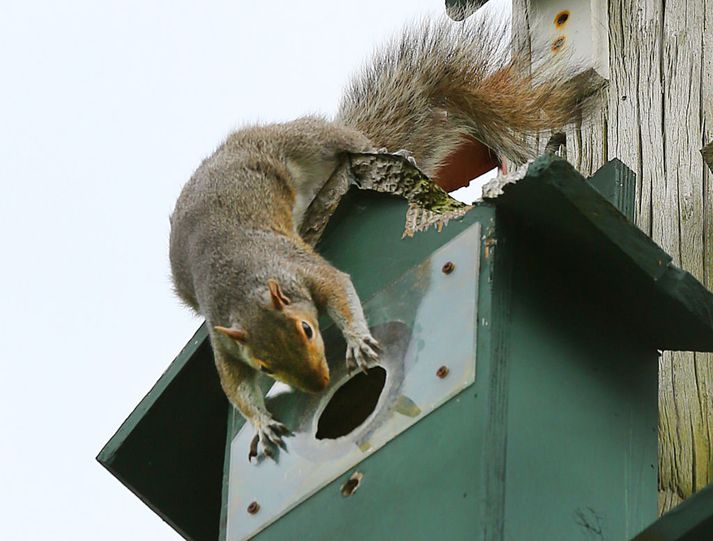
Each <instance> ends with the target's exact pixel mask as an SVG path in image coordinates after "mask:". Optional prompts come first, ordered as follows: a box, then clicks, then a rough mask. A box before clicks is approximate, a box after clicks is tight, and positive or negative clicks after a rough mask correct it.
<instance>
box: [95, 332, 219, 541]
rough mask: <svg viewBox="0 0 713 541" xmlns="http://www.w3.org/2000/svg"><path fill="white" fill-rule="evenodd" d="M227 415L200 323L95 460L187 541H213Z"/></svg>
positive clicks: (217, 522)
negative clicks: (198, 327) (187, 540)
mask: <svg viewBox="0 0 713 541" xmlns="http://www.w3.org/2000/svg"><path fill="white" fill-rule="evenodd" d="M227 413H228V402H227V400H226V399H225V396H224V395H223V393H222V391H221V390H220V384H219V382H218V377H217V375H216V372H215V368H214V364H213V359H212V352H211V350H210V346H209V345H208V342H207V340H206V332H205V329H204V327H203V326H201V328H200V329H198V331H197V332H196V334H195V335H194V336H193V338H192V339H191V340H190V342H189V343H188V344H187V345H186V347H185V348H184V349H183V351H181V353H180V354H179V355H178V357H177V358H176V359H175V360H174V361H173V363H171V365H170V366H169V367H168V369H167V370H166V372H165V373H164V374H163V375H162V376H161V378H160V379H159V380H158V382H157V383H156V384H155V385H154V387H153V388H152V389H151V390H150V391H149V393H148V394H147V395H146V397H145V398H144V399H143V400H142V401H141V402H140V403H139V405H138V406H137V407H136V408H135V409H134V411H133V412H132V413H131V415H129V417H128V418H127V420H126V421H125V422H124V423H123V424H122V425H121V427H120V428H119V430H118V431H117V433H116V434H115V435H114V436H113V437H112V438H111V439H110V440H109V442H107V444H106V445H105V446H104V448H103V449H102V450H101V452H100V453H99V456H98V457H97V460H98V461H99V462H100V463H101V464H102V465H103V466H104V467H105V468H107V470H109V471H110V472H111V473H112V474H113V475H114V476H116V477H117V478H118V479H119V480H120V481H121V482H122V483H123V484H124V485H126V487H127V488H128V489H129V490H131V491H132V492H133V493H134V494H136V495H137V496H138V497H139V498H140V499H141V500H142V501H144V502H145V503H146V504H147V505H148V506H149V507H150V508H151V509H152V510H153V511H155V512H156V513H157V514H158V515H159V516H161V518H163V519H164V520H165V521H166V522H167V523H168V524H170V525H171V526H172V527H173V528H174V529H175V530H176V531H177V532H178V533H180V534H181V535H182V536H183V537H185V538H186V539H191V540H194V541H214V540H215V539H217V537H218V525H219V518H220V508H221V490H220V480H221V476H222V468H223V453H224V449H225V426H226V421H227Z"/></svg>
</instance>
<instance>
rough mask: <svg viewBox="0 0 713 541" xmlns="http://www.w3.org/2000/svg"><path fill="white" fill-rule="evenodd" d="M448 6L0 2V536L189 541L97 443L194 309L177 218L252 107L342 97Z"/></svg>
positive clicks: (145, 383) (261, 112)
mask: <svg viewBox="0 0 713 541" xmlns="http://www.w3.org/2000/svg"><path fill="white" fill-rule="evenodd" d="M442 10H443V1H442V0H393V1H388V0H368V1H366V0H360V1H359V2H350V3H346V2H338V1H330V2H327V1H312V2H309V1H308V2H284V3H283V2H263V3H261V2H247V1H233V2H228V1H224V2H219V1H205V0H204V1H201V2H198V1H194V2H186V1H178V0H172V1H163V2H159V1H149V0H141V1H136V0H133V1H97V0H91V1H90V0H86V1H75V0H67V1H64V2H57V1H51V2H50V1H44V2H41V1H32V0H27V1H22V2H21V1H19V0H18V1H15V2H10V1H9V0H5V1H3V2H2V3H0V70H1V73H2V80H1V81H0V182H2V193H0V220H1V223H0V225H1V227H0V250H2V251H1V252H0V253H2V264H1V265H0V285H1V286H2V288H3V290H4V291H3V304H2V307H3V310H2V311H1V312H0V318H2V322H1V323H2V325H1V327H0V328H2V332H3V335H2V340H0V363H1V365H0V366H1V368H2V371H1V374H0V429H1V430H2V439H1V440H0V509H1V510H2V512H1V513H0V516H2V521H1V524H0V537H2V539H6V540H8V541H21V540H25V539H27V540H41V539H52V540H65V539H66V540H73V541H76V540H79V541H84V540H89V539H91V540H94V539H101V540H103V541H112V540H122V541H124V540H126V539H128V538H138V539H151V540H152V541H161V540H176V539H179V536H178V534H176V533H175V532H174V531H173V530H172V529H171V528H170V527H169V526H167V525H166V524H164V523H163V522H162V521H161V519H159V518H158V517H157V516H156V515H154V513H153V512H151V511H150V510H149V509H148V508H147V507H145V506H144V504H143V503H141V502H140V501H139V500H138V499H137V498H136V497H135V496H133V495H132V494H131V493H130V492H129V491H128V490H127V489H125V488H124V487H123V486H122V485H121V484H120V483H119V482H118V481H117V480H116V479H114V478H113V477H112V476H111V475H110V474H109V473H107V472H106V471H105V470H104V469H103V468H101V467H100V466H99V465H98V463H96V462H95V460H94V457H95V456H96V454H97V453H98V451H99V450H100V448H101V447H102V446H103V444H104V443H105V442H106V441H107V440H108V439H109V438H110V437H111V435H112V434H113V433H114V432H115V430H116V429H117V428H118V427H119V425H120V424H121V422H122V421H123V420H124V419H125V418H126V417H127V416H128V414H129V413H130V412H131V410H132V409H133V407H134V406H135V405H136V404H137V403H138V402H139V400H141V398H142V397H143V396H144V394H145V393H146V392H147V391H148V390H149V389H150V387H151V386H152V385H153V383H154V382H155V381H156V380H157V379H158V378H159V376H160V375H161V373H162V372H163V370H164V369H165V368H166V367H167V366H168V364H169V363H170V362H171V360H172V359H173V358H174V356H175V355H176V354H177V353H178V351H179V350H180V349H181V347H182V346H183V345H184V344H185V342H186V341H187V340H188V339H189V338H190V336H191V335H192V334H193V332H194V331H195V329H196V328H197V327H198V325H199V324H200V320H198V319H196V318H194V317H192V315H191V314H190V313H189V312H188V311H187V310H186V309H185V308H183V307H182V306H181V305H180V304H179V303H178V302H177V301H176V299H175V298H174V297H173V295H172V293H171V287H170V279H169V266H168V257H167V251H168V250H167V238H168V225H169V224H168V216H169V214H170V212H171V210H172V208H173V204H174V202H175V199H176V197H177V195H178V193H179V191H180V189H181V187H182V185H183V183H184V182H185V181H186V180H187V179H188V178H189V176H190V175H191V173H192V171H193V170H194V169H195V167H196V166H197V165H198V164H199V163H200V161H201V159H202V158H204V157H205V156H206V155H207V154H209V153H210V152H211V151H212V149H214V148H215V147H216V146H217V145H218V144H219V143H220V142H221V141H222V139H223V138H224V137H225V136H226V135H227V134H228V133H229V131H230V130H232V129H234V128H236V127H239V126H240V125H241V124H243V123H246V122H252V121H277V120H289V119H292V118H295V117H297V116H300V115H303V114H306V113H313V112H321V113H326V114H331V113H333V112H334V111H335V109H336V105H337V102H338V99H339V96H340V90H341V88H342V86H343V85H344V83H345V82H346V81H347V78H348V75H349V74H350V73H351V72H352V71H353V70H354V69H355V68H357V67H358V66H359V65H360V63H361V62H362V61H364V60H365V58H366V57H367V55H368V53H369V51H370V50H371V48H372V47H373V46H374V45H375V44H377V43H379V42H381V41H382V40H383V39H384V38H385V37H387V36H388V35H390V34H392V33H393V32H394V31H395V30H397V29H398V28H399V27H400V26H401V25H402V24H403V23H404V22H405V21H407V20H410V19H412V18H414V17H416V16H419V15H423V14H426V13H441V12H442Z"/></svg>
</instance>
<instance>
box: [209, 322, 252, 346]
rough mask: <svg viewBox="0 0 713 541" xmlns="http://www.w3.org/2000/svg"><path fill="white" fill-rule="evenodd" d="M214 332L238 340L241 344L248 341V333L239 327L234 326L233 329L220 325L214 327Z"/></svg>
mask: <svg viewBox="0 0 713 541" xmlns="http://www.w3.org/2000/svg"><path fill="white" fill-rule="evenodd" d="M213 330H214V331H217V332H219V333H221V334H224V335H225V336H227V337H228V338H232V339H233V340H237V341H238V342H240V343H241V344H244V343H245V342H247V341H248V333H247V332H246V331H245V329H243V328H242V327H241V326H239V325H233V326H232V327H221V326H220V325H216V326H215V327H213Z"/></svg>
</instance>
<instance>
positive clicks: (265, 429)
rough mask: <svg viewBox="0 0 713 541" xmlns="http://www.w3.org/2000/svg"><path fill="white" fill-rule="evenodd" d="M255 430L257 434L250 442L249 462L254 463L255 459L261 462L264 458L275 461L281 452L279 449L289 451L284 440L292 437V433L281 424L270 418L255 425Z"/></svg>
mask: <svg viewBox="0 0 713 541" xmlns="http://www.w3.org/2000/svg"><path fill="white" fill-rule="evenodd" d="M255 430H256V432H257V433H256V434H255V437H254V438H253V440H252V442H250V452H249V453H248V461H249V462H252V459H253V458H257V459H258V462H259V461H260V459H262V458H263V457H268V458H271V459H273V460H275V456H276V454H277V453H278V452H279V449H278V447H279V448H281V449H283V450H287V446H286V445H285V441H284V440H283V439H282V438H283V437H287V436H291V435H292V432H290V429H288V428H287V427H286V426H285V425H283V424H282V423H281V422H279V421H276V420H275V419H273V418H271V417H270V418H267V419H265V420H261V421H259V422H257V423H255Z"/></svg>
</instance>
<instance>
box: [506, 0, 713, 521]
mask: <svg viewBox="0 0 713 541" xmlns="http://www.w3.org/2000/svg"><path fill="white" fill-rule="evenodd" d="M521 3H522V1H521V0H519V1H518V2H513V12H514V13H515V12H516V11H515V10H517V9H521V8H518V6H517V4H521ZM608 6H609V40H610V81H609V86H608V88H607V89H605V90H603V91H602V92H601V103H602V104H603V106H602V108H601V109H600V110H599V111H598V112H597V113H596V114H595V115H594V116H593V117H591V118H589V119H585V120H584V121H583V122H582V124H581V125H580V126H571V127H570V128H569V129H568V130H567V147H566V155H567V159H568V160H569V161H570V162H571V163H573V164H574V165H575V166H576V167H577V169H579V171H580V172H581V173H582V174H584V175H587V176H589V175H591V174H592V173H593V172H594V171H595V170H596V169H598V168H599V167H600V166H601V165H603V164H604V163H605V162H606V161H608V160H611V159H613V158H619V159H620V160H621V161H622V162H624V163H625V164H626V165H627V166H628V167H629V168H630V169H632V170H633V171H634V172H635V173H636V178H637V181H636V222H637V225H638V226H639V227H640V228H641V229H642V230H643V231H645V232H646V233H648V234H649V235H651V236H652V237H653V239H654V240H655V241H656V242H657V243H659V244H660V245H661V246H662V247H663V248H664V249H665V250H666V251H667V252H668V253H670V254H671V255H672V256H673V259H674V262H675V263H676V264H678V265H680V266H682V267H683V268H684V269H685V270H687V271H689V272H691V273H692V274H693V275H694V276H695V277H696V278H698V279H700V280H702V281H704V283H705V284H706V285H707V286H708V288H711V287H713V194H712V192H711V190H713V174H712V173H711V171H710V170H708V169H707V168H706V167H705V166H704V162H703V159H702V156H701V153H700V149H701V148H702V147H703V146H704V145H705V144H708V143H710V142H711V140H712V139H713V2H710V1H707V0H668V1H664V0H642V1H637V0H609V4H608ZM526 22H527V16H519V18H517V19H514V22H513V24H514V31H515V32H516V33H517V32H518V25H522V24H526ZM520 28H521V27H520ZM519 31H521V30H519ZM659 373H660V377H659V407H660V426H659V442H660V445H659V448H660V453H659V455H660V465H659V466H660V469H659V475H660V482H659V488H660V494H659V496H660V497H659V507H660V511H661V512H663V511H666V510H668V509H670V508H671V507H673V506H674V505H676V504H678V503H680V501H682V499H684V498H686V497H688V496H689V495H691V494H692V493H693V492H694V491H696V490H698V489H700V488H702V487H703V486H705V485H706V484H707V483H709V482H711V481H713V449H712V448H713V357H712V356H711V355H706V354H693V353H682V352H674V353H668V352H667V353H664V354H663V356H662V358H661V361H660V372H659Z"/></svg>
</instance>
